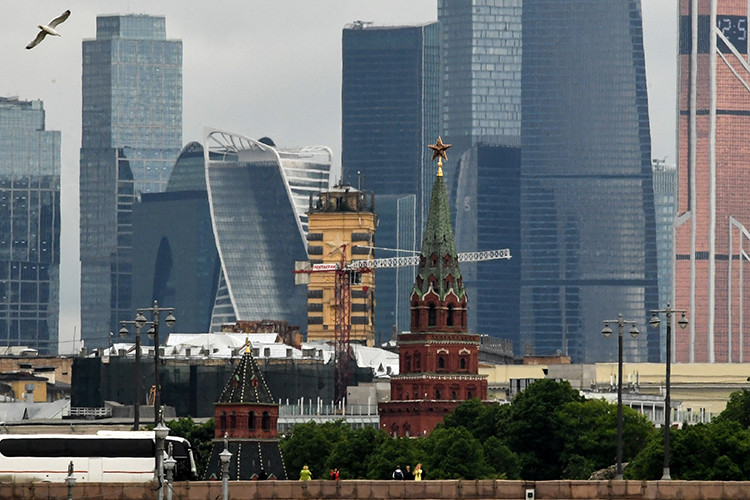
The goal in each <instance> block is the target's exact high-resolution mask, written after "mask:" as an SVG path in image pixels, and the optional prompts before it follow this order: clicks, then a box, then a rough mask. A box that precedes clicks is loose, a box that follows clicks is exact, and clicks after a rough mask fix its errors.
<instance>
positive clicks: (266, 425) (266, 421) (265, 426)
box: [219, 411, 271, 433]
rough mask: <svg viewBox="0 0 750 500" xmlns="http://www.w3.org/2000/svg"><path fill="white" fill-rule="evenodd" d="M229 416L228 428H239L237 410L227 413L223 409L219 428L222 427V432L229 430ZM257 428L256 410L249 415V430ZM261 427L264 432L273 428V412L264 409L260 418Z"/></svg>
mask: <svg viewBox="0 0 750 500" xmlns="http://www.w3.org/2000/svg"><path fill="white" fill-rule="evenodd" d="M227 417H229V419H228V420H229V427H228V429H229V430H231V431H233V430H235V429H236V428H237V415H236V414H235V412H233V411H231V412H229V415H227V412H225V411H223V412H221V415H220V416H219V428H220V429H221V432H222V433H223V432H224V431H226V430H227ZM256 428H257V416H256V414H255V412H254V411H251V412H250V413H249V414H248V415H247V429H248V430H249V431H254V430H256ZM260 428H261V430H262V431H263V432H268V431H270V430H271V414H270V413H269V412H267V411H264V412H263V414H262V415H261V418H260Z"/></svg>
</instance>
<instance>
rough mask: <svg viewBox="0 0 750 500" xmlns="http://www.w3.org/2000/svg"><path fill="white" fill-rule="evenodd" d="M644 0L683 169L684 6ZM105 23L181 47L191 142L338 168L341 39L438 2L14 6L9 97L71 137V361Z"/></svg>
mask: <svg viewBox="0 0 750 500" xmlns="http://www.w3.org/2000/svg"><path fill="white" fill-rule="evenodd" d="M641 1H642V7H643V28H644V42H645V50H646V77H647V81H648V90H649V112H650V116H651V138H652V153H653V154H652V156H653V157H654V158H658V159H665V158H666V162H667V164H674V163H676V157H677V155H676V134H675V127H676V120H675V118H676V116H677V115H676V86H677V24H678V23H677V0H641ZM66 9H70V10H71V15H70V18H68V20H67V21H65V23H63V24H61V25H60V26H58V31H59V32H60V33H61V34H62V36H61V37H60V38H57V37H47V38H46V39H45V40H44V42H43V43H41V44H40V45H39V46H37V47H36V48H34V49H32V50H26V49H25V47H26V45H27V44H28V43H29V42H30V41H31V40H33V39H34V37H35V36H36V34H37V32H38V29H37V27H36V26H37V25H38V24H47V23H48V22H49V21H50V20H52V19H53V18H55V17H57V16H58V15H60V14H61V13H62V12H63V11H65V10H66ZM106 14H149V15H163V16H165V17H166V22H167V38H169V39H181V40H182V43H183V70H182V77H183V134H182V139H183V143H184V144H187V143H188V142H190V141H201V137H202V134H203V128H204V127H215V128H219V129H223V130H227V131H231V132H236V133H238V134H241V135H246V136H248V137H262V136H268V137H271V138H272V139H273V140H274V141H275V142H276V143H277V144H279V145H280V146H316V145H324V146H329V147H331V148H332V150H333V154H334V169H336V170H338V168H339V167H340V155H341V30H342V29H343V28H344V26H345V25H346V24H349V23H351V22H353V21H356V20H361V21H370V22H373V23H374V24H376V25H406V24H417V23H425V22H431V21H435V20H437V0H312V1H311V0H275V1H273V2H269V1H259V0H213V1H211V2H206V1H205V0H170V1H165V0H61V1H59V0H5V1H4V2H3V15H2V17H1V18H0V51H1V52H0V53H1V54H2V61H3V62H2V67H1V69H0V96H2V97H10V96H16V97H18V98H20V99H22V100H34V99H41V100H42V101H43V102H44V109H45V110H46V127H47V130H59V131H61V132H62V181H61V183H62V188H61V189H62V193H61V198H62V207H61V210H62V235H61V266H60V268H61V269H60V272H61V285H60V352H61V353H71V352H74V351H75V349H77V348H78V347H80V343H79V342H76V341H75V339H77V338H78V335H79V334H78V333H75V332H80V310H79V309H80V263H79V254H78V237H79V235H78V225H79V210H78V158H79V149H80V145H81V51H82V49H81V42H82V40H84V39H93V38H95V36H96V17H97V16H98V15H106ZM133 279H138V277H137V275H136V276H134V278H133ZM178 325H179V318H178ZM178 329H179V328H178ZM74 335H75V339H74Z"/></svg>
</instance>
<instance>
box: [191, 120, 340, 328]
mask: <svg viewBox="0 0 750 500" xmlns="http://www.w3.org/2000/svg"><path fill="white" fill-rule="evenodd" d="M203 144H204V146H203V147H204V159H205V162H206V163H205V165H206V181H207V184H206V187H207V188H208V201H209V206H210V208H211V219H212V225H213V231H214V237H215V242H216V248H217V250H218V251H219V258H220V259H221V275H220V279H219V284H218V291H217V293H216V301H215V303H214V308H213V313H212V318H211V331H220V330H221V325H222V324H223V323H233V322H236V321H238V320H242V321H256V320H263V319H271V320H284V321H288V322H289V323H290V324H292V325H299V326H303V325H306V324H307V321H306V320H307V314H306V309H307V308H306V303H307V296H306V293H305V288H304V287H302V286H295V284H294V274H293V271H294V269H295V262H298V261H304V260H308V256H307V214H306V211H307V208H308V206H309V199H310V195H311V194H312V193H313V192H320V191H324V190H326V189H328V180H329V173H330V169H331V156H332V154H331V150H330V149H329V148H327V147H322V146H318V147H310V148H302V149H283V148H276V147H275V145H274V144H273V142H272V141H270V140H268V139H261V140H258V141H256V140H254V139H249V138H247V137H243V136H241V135H238V134H232V133H228V132H222V131H219V130H213V129H206V130H205V138H204V143H203ZM303 201H304V204H303Z"/></svg>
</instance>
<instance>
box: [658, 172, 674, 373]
mask: <svg viewBox="0 0 750 500" xmlns="http://www.w3.org/2000/svg"><path fill="white" fill-rule="evenodd" d="M653 173H654V208H655V213H656V251H657V262H658V267H659V273H658V281H659V304H660V305H661V306H662V307H663V306H666V304H667V303H668V302H669V303H670V304H671V303H672V290H673V288H672V285H673V276H674V273H673V272H672V266H673V265H674V216H675V209H676V205H675V200H676V195H677V167H676V166H675V165H667V164H665V163H664V162H663V161H659V160H653ZM678 319H679V318H678ZM659 331H660V335H661V336H662V337H663V338H665V339H666V335H667V324H666V321H662V322H661V324H660V325H659ZM666 350H667V344H666V343H665V342H662V343H661V345H660V346H659V353H660V360H661V361H662V362H664V360H665V358H664V356H665V355H666Z"/></svg>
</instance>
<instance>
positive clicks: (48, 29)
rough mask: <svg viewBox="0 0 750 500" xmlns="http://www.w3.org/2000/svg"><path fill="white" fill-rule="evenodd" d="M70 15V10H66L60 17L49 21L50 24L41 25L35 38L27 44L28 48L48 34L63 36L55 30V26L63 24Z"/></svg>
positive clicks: (35, 44)
mask: <svg viewBox="0 0 750 500" xmlns="http://www.w3.org/2000/svg"><path fill="white" fill-rule="evenodd" d="M68 16H70V10H66V11H65V12H63V13H62V14H60V16H59V17H56V18H54V19H53V20H52V21H50V22H49V25H47V26H44V25H42V24H40V25H39V29H40V31H39V34H38V35H37V36H36V38H34V40H33V41H32V42H31V43H30V44H28V45H27V46H26V48H27V49H33V48H34V47H36V46H37V45H39V43H40V42H41V41H42V40H44V37H45V36H47V35H53V36H62V35H60V33H58V32H57V31H55V26H57V25H58V24H61V23H63V22H65V20H66V19H67V18H68Z"/></svg>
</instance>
